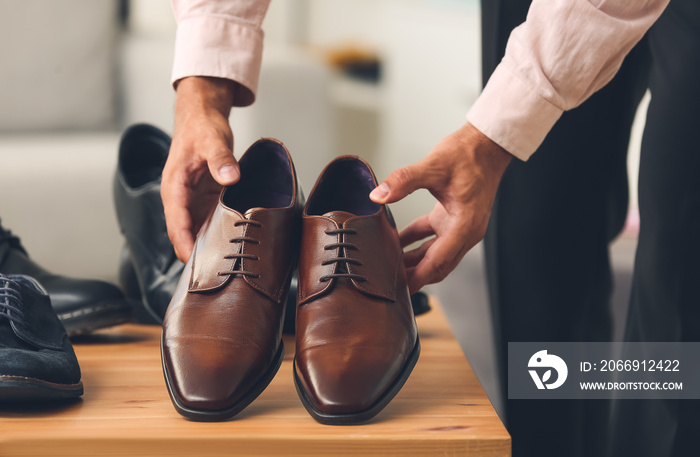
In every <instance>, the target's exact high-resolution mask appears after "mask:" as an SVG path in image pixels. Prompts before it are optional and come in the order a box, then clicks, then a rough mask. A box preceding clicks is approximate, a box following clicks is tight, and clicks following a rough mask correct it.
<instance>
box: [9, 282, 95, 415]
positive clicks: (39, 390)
mask: <svg viewBox="0 0 700 457" xmlns="http://www.w3.org/2000/svg"><path fill="white" fill-rule="evenodd" d="M82 394H83V383H82V382H81V381H80V366H78V359H77V358H76V357H75V353H74V352H73V347H72V346H71V343H70V340H69V339H68V335H66V331H65V330H64V328H63V326H62V325H61V322H60V321H59V320H58V317H57V316H56V313H55V312H54V310H53V309H52V308H51V302H50V300H49V296H48V295H46V291H45V290H44V289H43V288H42V287H41V286H40V285H39V283H38V282H37V281H36V280H35V279H33V278H30V277H28V276H22V275H16V276H3V275H0V402H7V401H12V402H26V401H39V400H54V399H66V398H75V397H79V396H81V395H82Z"/></svg>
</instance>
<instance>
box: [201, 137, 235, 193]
mask: <svg viewBox="0 0 700 457" xmlns="http://www.w3.org/2000/svg"><path fill="white" fill-rule="evenodd" d="M207 165H208V166H209V172H210V173H211V175H212V177H213V178H214V180H215V181H216V182H218V183H219V184H221V185H222V186H230V185H232V184H235V183H236V182H238V179H239V178H240V177H241V173H240V170H239V169H238V162H236V159H235V158H234V157H233V152H232V151H231V149H229V148H227V147H226V146H220V147H218V148H216V149H214V150H212V151H211V152H210V153H209V156H208V157H207Z"/></svg>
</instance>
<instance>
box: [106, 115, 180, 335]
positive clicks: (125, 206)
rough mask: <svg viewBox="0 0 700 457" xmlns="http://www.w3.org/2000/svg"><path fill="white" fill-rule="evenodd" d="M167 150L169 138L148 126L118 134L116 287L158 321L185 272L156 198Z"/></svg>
mask: <svg viewBox="0 0 700 457" xmlns="http://www.w3.org/2000/svg"><path fill="white" fill-rule="evenodd" d="M169 150H170V136H168V134H166V133H165V132H163V131H162V130H160V129H158V128H156V127H153V126H151V125H147V124H136V125H133V126H131V127H129V128H128V129H127V130H126V131H125V132H124V135H122V139H121V144H120V145H119V159H118V163H117V172H116V174H115V177H114V206H115V208H116V211H117V220H118V221H119V227H120V229H121V231H122V233H123V234H124V237H125V238H126V246H125V249H124V252H123V254H122V260H121V265H120V268H119V277H120V284H121V286H122V288H123V289H124V291H125V292H126V294H127V296H129V298H132V299H133V298H139V297H140V299H141V300H142V301H143V304H144V306H145V307H146V309H147V310H148V311H149V312H150V314H151V315H152V316H153V317H154V318H155V319H157V321H158V322H159V323H161V322H163V317H164V316H165V310H166V309H167V308H168V304H169V303H170V299H171V298H172V296H173V292H174V291H175V287H176V286H177V282H178V280H179V279H180V276H181V274H182V269H183V268H184V264H183V263H182V262H180V261H179V260H177V257H176V256H175V250H174V249H173V245H172V244H171V243H170V239H169V238H168V232H167V228H166V226H165V215H164V213H163V202H162V200H161V198H160V180H161V174H162V172H163V166H165V161H166V160H167V158H168V151H169Z"/></svg>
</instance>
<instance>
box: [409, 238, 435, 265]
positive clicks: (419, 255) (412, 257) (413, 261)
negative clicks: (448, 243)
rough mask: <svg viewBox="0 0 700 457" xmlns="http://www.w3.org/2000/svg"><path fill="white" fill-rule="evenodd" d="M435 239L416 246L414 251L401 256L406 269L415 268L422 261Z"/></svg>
mask: <svg viewBox="0 0 700 457" xmlns="http://www.w3.org/2000/svg"><path fill="white" fill-rule="evenodd" d="M436 239H437V238H433V239H431V240H428V241H426V242H425V243H423V244H421V245H420V246H418V247H417V248H416V249H413V250H410V251H408V252H406V253H405V254H404V255H403V263H404V265H405V266H406V268H412V267H415V266H416V265H418V264H419V263H420V261H421V260H423V257H425V253H426V252H427V251H428V249H429V248H430V246H432V245H433V243H434V242H435V240H436Z"/></svg>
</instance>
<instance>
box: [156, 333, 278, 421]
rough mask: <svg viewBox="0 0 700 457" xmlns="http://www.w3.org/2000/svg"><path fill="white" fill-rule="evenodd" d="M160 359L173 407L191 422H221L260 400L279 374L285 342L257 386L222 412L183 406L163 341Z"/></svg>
mask: <svg viewBox="0 0 700 457" xmlns="http://www.w3.org/2000/svg"><path fill="white" fill-rule="evenodd" d="M160 359H161V363H162V365H163V376H164V377H165V384H166V385H167V386H168V394H169V395H170V400H171V401H172V402H173V406H175V409H176V410H177V412H178V413H180V414H181V415H182V416H184V417H186V418H187V419H189V420H193V421H197V422H220V421H224V420H227V419H230V418H232V417H233V416H235V415H236V414H238V413H240V412H241V411H243V409H245V407H246V406H248V405H250V404H251V403H252V402H253V400H255V399H256V398H258V396H259V395H260V394H261V393H262V392H263V390H265V388H266V387H267V386H268V385H269V384H270V382H271V381H272V379H273V378H274V377H275V375H276V374H277V371H278V370H279V368H280V366H281V365H282V360H283V359H284V342H282V341H280V346H279V349H278V350H277V354H276V355H275V359H274V361H273V362H272V365H270V368H268V370H267V371H266V372H265V374H264V375H263V376H262V377H261V378H260V379H259V380H258V382H257V383H255V385H253V387H252V388H251V389H250V390H249V391H248V392H247V393H246V394H245V395H244V396H243V397H242V398H241V399H240V400H238V401H237V402H236V403H235V404H233V405H232V406H230V407H229V408H226V409H222V410H205V409H194V408H190V407H187V406H185V405H183V404H182V402H181V401H180V399H179V398H178V397H177V394H176V393H175V389H174V388H173V385H172V382H171V380H170V376H169V375H168V370H167V368H166V367H165V356H164V354H163V340H162V339H161V342H160Z"/></svg>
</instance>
